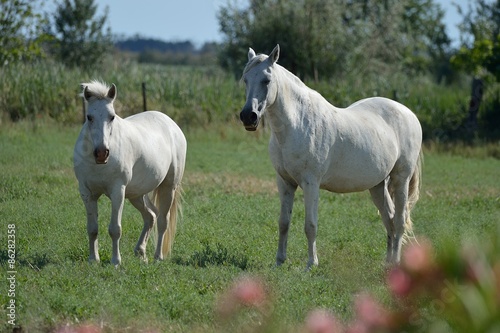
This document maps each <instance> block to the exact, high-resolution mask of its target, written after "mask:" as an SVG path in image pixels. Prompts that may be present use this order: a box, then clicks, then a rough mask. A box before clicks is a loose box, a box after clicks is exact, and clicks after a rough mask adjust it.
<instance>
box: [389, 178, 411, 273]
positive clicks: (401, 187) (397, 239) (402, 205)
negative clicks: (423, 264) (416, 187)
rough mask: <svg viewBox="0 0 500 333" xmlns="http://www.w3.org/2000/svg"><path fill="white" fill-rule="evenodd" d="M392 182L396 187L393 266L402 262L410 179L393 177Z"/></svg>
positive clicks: (394, 196)
mask: <svg viewBox="0 0 500 333" xmlns="http://www.w3.org/2000/svg"><path fill="white" fill-rule="evenodd" d="M391 178H392V179H391V182H392V183H393V186H394V194H393V198H394V207H395V209H394V239H393V241H392V261H391V263H393V264H398V263H399V261H400V260H401V247H402V244H403V236H404V233H405V223H406V217H407V216H408V211H407V203H408V185H409V183H410V177H406V178H403V177H393V176H391Z"/></svg>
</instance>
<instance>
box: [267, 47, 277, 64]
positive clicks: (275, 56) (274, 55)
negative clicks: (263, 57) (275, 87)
mask: <svg viewBox="0 0 500 333" xmlns="http://www.w3.org/2000/svg"><path fill="white" fill-rule="evenodd" d="M279 57H280V45H279V44H276V46H275V47H274V50H273V52H271V54H270V55H269V59H271V61H272V62H273V64H274V63H275V62H276V61H278V58H279Z"/></svg>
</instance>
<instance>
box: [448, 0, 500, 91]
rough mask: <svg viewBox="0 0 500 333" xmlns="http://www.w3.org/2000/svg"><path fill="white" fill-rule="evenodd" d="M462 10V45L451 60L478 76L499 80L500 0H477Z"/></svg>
mask: <svg viewBox="0 0 500 333" xmlns="http://www.w3.org/2000/svg"><path fill="white" fill-rule="evenodd" d="M457 8H458V9H459V13H461V14H462V18H463V20H462V23H461V24H460V25H459V29H460V32H461V47H460V49H459V51H458V52H457V54H456V55H455V56H454V57H453V58H452V60H451V61H452V63H453V64H454V65H456V66H457V67H458V68H462V69H464V70H466V71H467V72H469V73H470V74H472V75H474V76H476V77H479V78H483V79H484V78H488V77H490V78H493V79H494V80H496V81H498V82H500V0H496V1H486V0H477V2H475V5H474V6H473V5H471V4H470V3H469V7H468V11H467V12H464V10H463V9H462V8H461V7H459V6H457Z"/></svg>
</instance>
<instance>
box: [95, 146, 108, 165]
mask: <svg viewBox="0 0 500 333" xmlns="http://www.w3.org/2000/svg"><path fill="white" fill-rule="evenodd" d="M94 158H95V162H96V164H106V163H108V158H109V149H107V148H104V147H99V148H96V149H95V150H94Z"/></svg>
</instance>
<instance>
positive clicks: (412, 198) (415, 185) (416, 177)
mask: <svg viewBox="0 0 500 333" xmlns="http://www.w3.org/2000/svg"><path fill="white" fill-rule="evenodd" d="M423 158H424V156H423V154H422V150H420V153H419V156H418V160H417V164H416V165H415V170H414V171H413V174H412V176H411V178H410V183H409V186H408V202H407V204H406V221H405V232H404V235H403V240H404V241H408V240H411V239H413V240H414V239H415V234H414V233H413V222H412V220H411V211H412V209H413V207H415V204H416V203H417V201H418V198H419V197H420V187H421V185H422V182H421V180H422V162H423Z"/></svg>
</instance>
